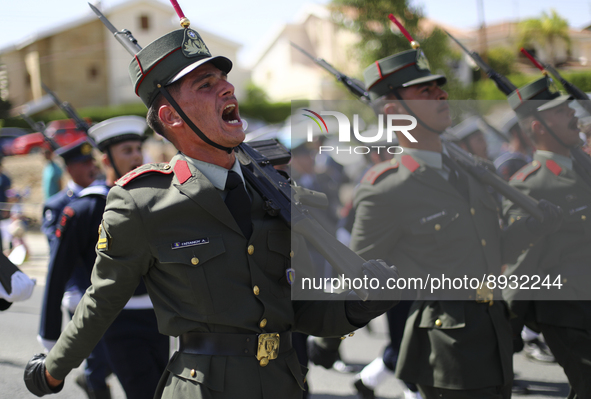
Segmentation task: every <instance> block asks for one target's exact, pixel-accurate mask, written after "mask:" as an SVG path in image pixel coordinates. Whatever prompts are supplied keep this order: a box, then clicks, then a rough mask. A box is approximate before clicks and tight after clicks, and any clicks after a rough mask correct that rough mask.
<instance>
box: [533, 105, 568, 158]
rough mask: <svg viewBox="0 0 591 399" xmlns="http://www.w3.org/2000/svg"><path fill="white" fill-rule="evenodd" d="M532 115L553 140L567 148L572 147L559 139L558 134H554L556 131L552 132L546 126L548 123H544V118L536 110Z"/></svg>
mask: <svg viewBox="0 0 591 399" xmlns="http://www.w3.org/2000/svg"><path fill="white" fill-rule="evenodd" d="M532 115H533V117H534V118H535V119H537V120H538V121H539V122H540V123H541V124H542V126H544V128H545V129H546V130H547V131H548V134H550V136H552V138H553V139H554V140H556V141H557V142H558V144H560V145H561V146H563V147H564V148H566V149H567V150H570V149H571V148H573V147H574V146H568V145H566V144H564V141H562V140H560V139H559V138H558V136H557V135H556V133H554V130H552V129H550V126H548V124H547V123H546V121H545V120H544V118H542V117H541V116H540V114H539V113H538V111H535V112H534V113H533V114H532Z"/></svg>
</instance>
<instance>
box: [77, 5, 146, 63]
mask: <svg viewBox="0 0 591 399" xmlns="http://www.w3.org/2000/svg"><path fill="white" fill-rule="evenodd" d="M88 5H89V6H90V8H91V9H92V11H94V13H95V14H96V15H97V16H98V18H99V19H100V20H101V22H102V23H103V24H104V25H105V26H106V27H107V29H108V30H109V31H111V33H112V34H113V36H114V37H115V39H117V41H118V42H119V43H121V45H122V46H123V47H124V48H125V49H126V50H127V51H128V52H129V54H131V55H136V54H137V52H138V51H140V50H141V49H142V48H141V46H140V45H139V44H138V43H137V40H136V39H135V37H133V35H132V34H131V32H130V31H128V30H127V29H123V30H122V31H119V30H117V28H115V27H114V26H113V24H112V23H111V22H110V21H109V20H108V19H107V17H105V16H104V15H103V13H102V12H101V11H100V10H99V9H98V8H96V7H95V6H93V5H92V4H90V3H88Z"/></svg>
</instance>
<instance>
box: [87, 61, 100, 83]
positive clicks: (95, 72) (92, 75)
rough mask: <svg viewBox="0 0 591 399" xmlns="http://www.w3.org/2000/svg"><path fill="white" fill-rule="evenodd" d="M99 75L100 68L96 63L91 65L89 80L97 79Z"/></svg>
mask: <svg viewBox="0 0 591 399" xmlns="http://www.w3.org/2000/svg"><path fill="white" fill-rule="evenodd" d="M98 75H99V70H98V68H97V67H96V65H93V66H91V67H90V68H88V79H89V80H96V78H97V77H98Z"/></svg>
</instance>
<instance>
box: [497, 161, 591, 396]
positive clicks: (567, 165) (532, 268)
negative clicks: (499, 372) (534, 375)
mask: <svg viewBox="0 0 591 399" xmlns="http://www.w3.org/2000/svg"><path fill="white" fill-rule="evenodd" d="M511 184H512V185H513V186H515V187H517V188H518V189H520V190H521V191H523V192H524V193H526V194H529V195H530V196H532V197H534V198H538V199H539V198H544V199H546V200H548V201H550V202H552V203H554V204H556V205H559V206H560V207H561V208H562V209H563V212H564V220H563V222H562V225H561V227H560V230H558V231H557V232H555V233H553V234H550V235H548V236H546V237H545V238H544V239H543V240H541V241H540V242H538V243H537V244H536V245H534V246H533V247H531V248H529V249H528V250H527V251H525V252H524V253H523V254H522V255H521V256H520V257H519V259H518V261H517V262H516V263H515V264H512V265H509V267H508V268H507V271H506V274H508V275H512V274H513V275H517V276H528V277H531V276H534V275H539V276H540V277H541V280H540V284H538V287H540V289H537V290H531V289H530V290H522V291H519V290H506V291H505V292H504V294H505V296H506V297H507V300H508V301H509V303H510V305H511V308H512V309H513V310H514V311H515V312H516V313H523V311H524V310H525V309H526V306H524V305H529V306H531V307H530V309H533V312H531V311H530V312H528V313H527V316H529V318H530V319H529V320H527V316H526V324H528V325H529V326H530V327H531V328H533V329H535V330H537V331H541V332H543V333H544V338H545V339H546V342H547V343H548V345H549V346H550V349H551V350H552V353H553V354H554V356H555V357H556V360H557V361H558V363H559V364H560V365H561V366H562V367H563V368H564V371H565V373H566V375H567V377H568V379H569V382H570V384H571V386H572V388H573V389H574V391H575V392H576V393H577V397H578V398H589V397H591V381H590V380H589V376H590V375H591V302H589V301H588V300H585V299H588V298H589V284H590V282H591V269H590V268H589V265H590V261H591V187H590V186H588V185H587V184H586V183H585V182H584V181H583V179H582V178H581V177H580V176H579V175H578V174H577V173H575V171H573V168H572V161H571V160H570V159H569V158H567V157H564V156H561V155H558V154H554V153H551V152H547V151H537V152H536V153H535V154H534V161H533V162H532V163H530V164H529V165H526V166H524V167H523V168H522V169H521V170H520V171H518V172H517V173H516V174H515V175H514V176H513V177H512V179H511ZM505 209H506V213H507V214H508V215H507V216H508V219H509V221H510V222H511V221H515V220H516V219H517V218H519V217H522V216H523V211H522V210H521V209H519V208H518V207H517V206H515V205H514V204H512V203H511V202H510V201H506V202H505ZM545 276H550V278H549V280H547V282H548V283H549V284H551V291H549V290H548V289H547V288H545V287H544V286H542V285H541V283H543V282H544V279H545ZM521 281H522V282H523V281H525V280H521ZM554 284H562V287H560V289H558V288H557V286H556V285H554ZM528 286H531V284H529V285H528ZM519 299H522V300H532V301H531V302H526V301H520V300H519ZM549 299H555V300H549Z"/></svg>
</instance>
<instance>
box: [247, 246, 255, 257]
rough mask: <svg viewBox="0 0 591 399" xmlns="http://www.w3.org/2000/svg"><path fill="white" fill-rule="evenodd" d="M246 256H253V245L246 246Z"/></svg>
mask: <svg viewBox="0 0 591 399" xmlns="http://www.w3.org/2000/svg"><path fill="white" fill-rule="evenodd" d="M248 254H249V255H252V254H254V245H249V246H248Z"/></svg>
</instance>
